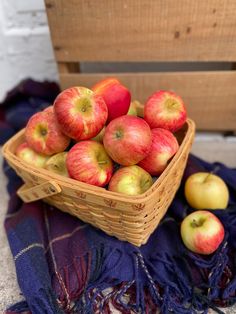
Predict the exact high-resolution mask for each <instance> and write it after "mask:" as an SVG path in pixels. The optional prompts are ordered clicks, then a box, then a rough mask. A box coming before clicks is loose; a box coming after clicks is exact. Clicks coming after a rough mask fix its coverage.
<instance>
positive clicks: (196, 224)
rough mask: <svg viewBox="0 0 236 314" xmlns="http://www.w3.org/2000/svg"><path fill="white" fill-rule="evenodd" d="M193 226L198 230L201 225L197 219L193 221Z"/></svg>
mask: <svg viewBox="0 0 236 314" xmlns="http://www.w3.org/2000/svg"><path fill="white" fill-rule="evenodd" d="M192 226H193V228H196V227H199V226H200V224H198V222H197V220H196V219H193V221H192Z"/></svg>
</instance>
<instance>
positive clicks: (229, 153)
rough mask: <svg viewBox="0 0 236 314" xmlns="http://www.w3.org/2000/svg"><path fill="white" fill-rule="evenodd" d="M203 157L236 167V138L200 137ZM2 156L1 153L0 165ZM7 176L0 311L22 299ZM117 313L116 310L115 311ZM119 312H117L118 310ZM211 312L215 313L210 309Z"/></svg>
mask: <svg viewBox="0 0 236 314" xmlns="http://www.w3.org/2000/svg"><path fill="white" fill-rule="evenodd" d="M192 151H193V152H194V153H195V154H198V155H199V156H201V157H202V158H205V159H206V160H209V161H214V160H218V161H224V162H226V163H227V164H228V165H229V166H232V167H236V157H235V156H236V139H235V138H228V139H224V138H222V137H217V138H214V139H212V137H211V136H209V137H204V138H201V137H199V138H198V139H197V140H196V141H195V144H194V147H193V150H192ZM1 164H2V156H1V155H0V165H1ZM5 186H6V178H5V177H4V175H3V173H2V172H1V170H0V200H1V202H0V253H1V254H0V292H1V293H0V313H3V312H4V310H5V309H6V307H7V306H9V305H10V304H12V303H14V302H16V301H19V300H21V299H22V296H21V294H20V290H19V287H18V284H17V279H16V273H15V266H14V263H13V260H12V256H11V252H10V249H9V246H8V242H7V238H6V235H5V230H4V227H3V220H4V216H5V212H6V208H7V193H6V189H5ZM223 312H224V313H225V314H236V306H234V307H233V308H228V309H223ZM114 313H115V311H114ZM116 313H117V312H116ZM209 313H214V312H213V311H210V312H209Z"/></svg>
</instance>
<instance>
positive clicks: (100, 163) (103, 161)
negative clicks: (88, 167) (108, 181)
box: [98, 160, 107, 165]
mask: <svg viewBox="0 0 236 314" xmlns="http://www.w3.org/2000/svg"><path fill="white" fill-rule="evenodd" d="M106 163H107V162H106V161H105V160H101V161H99V162H98V164H99V165H105V164H106Z"/></svg>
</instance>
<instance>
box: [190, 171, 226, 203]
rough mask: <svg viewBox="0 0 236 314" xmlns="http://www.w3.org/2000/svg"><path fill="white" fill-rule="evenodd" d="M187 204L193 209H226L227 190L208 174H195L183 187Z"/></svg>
mask: <svg viewBox="0 0 236 314" xmlns="http://www.w3.org/2000/svg"><path fill="white" fill-rule="evenodd" d="M184 193H185V197H186V200H187V202H188V203H189V205H190V206H192V207H193V208H195V209H226V208H227V206H228V202H229V190H228V187H227V185H226V184H225V182H224V181H223V180H222V179H221V178H220V177H219V176H217V175H215V174H213V173H210V172H196V173H194V174H192V175H191V176H189V177H188V179H187V180H186V182H185V186H184Z"/></svg>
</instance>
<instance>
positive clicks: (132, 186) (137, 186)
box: [108, 165, 153, 195]
mask: <svg viewBox="0 0 236 314" xmlns="http://www.w3.org/2000/svg"><path fill="white" fill-rule="evenodd" d="M152 184H153V180H152V177H151V175H150V174H149V173H148V172H147V171H145V170H144V169H142V168H140V167H139V166H137V165H134V166H128V167H122V168H120V169H118V170H117V171H116V172H115V173H114V175H113V176H112V177H111V180H110V182H109V186H108V190H109V191H113V192H117V193H122V194H128V195H138V194H142V193H144V192H146V191H147V190H148V189H149V188H150V186H151V185H152Z"/></svg>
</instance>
